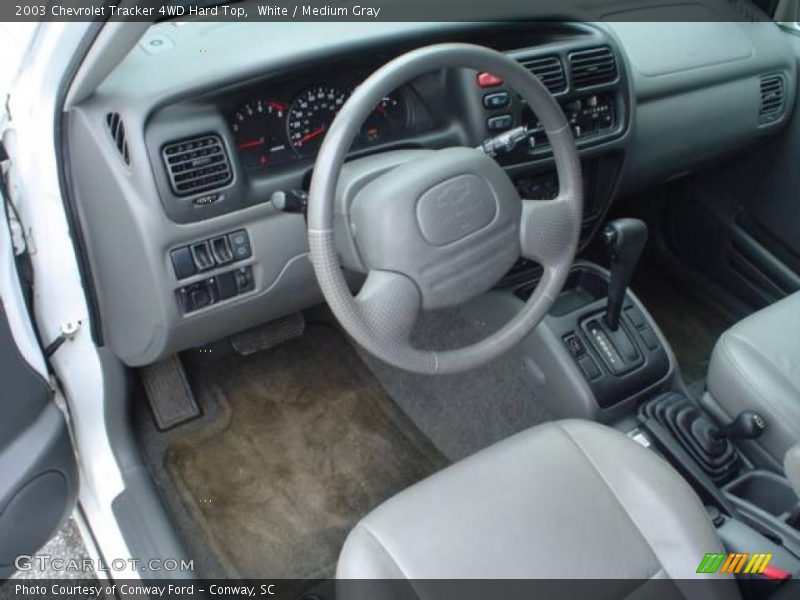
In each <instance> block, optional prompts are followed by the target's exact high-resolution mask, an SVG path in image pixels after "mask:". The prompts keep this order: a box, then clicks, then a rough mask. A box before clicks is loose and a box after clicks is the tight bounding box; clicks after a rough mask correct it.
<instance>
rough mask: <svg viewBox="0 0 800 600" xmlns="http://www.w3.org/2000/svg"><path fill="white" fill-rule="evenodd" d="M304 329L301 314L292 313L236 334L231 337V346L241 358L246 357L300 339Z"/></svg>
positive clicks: (304, 324) (304, 323) (304, 322)
mask: <svg viewBox="0 0 800 600" xmlns="http://www.w3.org/2000/svg"><path fill="white" fill-rule="evenodd" d="M305 329H306V321H305V319H304V318H303V313H294V314H292V315H289V316H287V317H283V318H282V319H277V320H275V321H270V322H269V323H266V324H265V325H259V326H258V327H253V328H252V329H248V330H247V331H242V332H241V333H237V334H236V335H234V336H232V337H231V346H233V349H234V350H236V352H238V353H239V354H241V355H242V356H248V355H250V354H255V353H256V352H261V351H262V350H267V349H269V348H274V347H275V346H277V345H279V344H283V343H284V342H288V341H289V340H292V339H294V338H297V337H300V336H301V335H303V332H304V331H305Z"/></svg>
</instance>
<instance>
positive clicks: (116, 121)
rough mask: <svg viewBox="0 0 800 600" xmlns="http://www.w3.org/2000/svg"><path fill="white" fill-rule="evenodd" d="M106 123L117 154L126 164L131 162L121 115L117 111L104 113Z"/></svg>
mask: <svg viewBox="0 0 800 600" xmlns="http://www.w3.org/2000/svg"><path fill="white" fill-rule="evenodd" d="M106 125H107V126H108V131H109V133H111V139H113V140H114V145H115V146H116V147H117V150H118V151H119V155H120V156H121V157H122V160H124V161H125V164H126V165H129V164H131V155H130V153H129V152H128V139H127V138H126V137H125V124H124V123H123V122H122V117H120V116H119V113H116V112H110V113H108V114H107V115H106Z"/></svg>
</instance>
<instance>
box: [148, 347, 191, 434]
mask: <svg viewBox="0 0 800 600" xmlns="http://www.w3.org/2000/svg"><path fill="white" fill-rule="evenodd" d="M142 383H143V384H144V389H145V392H146V393H147V399H148V400H149V401H150V409H151V410H152V411H153V418H154V419H155V422H156V426H157V427H158V428H159V429H160V430H161V431H166V430H167V429H172V428H173V427H176V426H177V425H180V424H182V423H185V422H186V421H190V420H192V419H194V418H196V417H199V416H200V408H199V407H198V405H197V402H196V401H195V399H194V394H193V393H192V388H191V387H190V386H189V380H188V379H187V378H186V373H185V372H184V370H183V364H181V360H180V359H179V358H178V355H177V354H173V355H172V356H170V357H169V358H165V359H164V360H162V361H159V362H157V363H155V364H152V365H149V366H147V367H144V368H143V369H142Z"/></svg>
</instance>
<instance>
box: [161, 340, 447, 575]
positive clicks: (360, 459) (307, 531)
mask: <svg viewBox="0 0 800 600" xmlns="http://www.w3.org/2000/svg"><path fill="white" fill-rule="evenodd" d="M188 370H189V372H190V377H191V379H192V381H193V385H194V386H195V388H197V387H198V385H199V386H201V387H203V388H204V389H205V391H206V393H208V392H210V393H212V394H213V395H214V396H215V398H216V402H217V404H218V405H219V413H218V415H217V417H216V418H215V419H213V420H212V421H210V422H208V423H207V424H206V425H205V426H204V427H202V428H200V429H195V430H194V431H192V432H190V433H187V434H186V435H182V436H180V437H178V438H177V439H175V440H174V442H173V444H172V447H171V448H170V450H169V451H168V452H167V456H166V468H167V472H168V473H169V474H170V478H171V479H172V481H173V483H174V484H175V487H176V488H177V490H178V493H179V495H180V497H181V500H182V502H183V504H184V505H185V506H186V507H187V508H188V512H189V513H190V515H191V517H192V518H193V519H194V521H195V524H196V527H197V528H198V529H199V530H200V531H201V532H202V534H203V536H204V537H205V539H206V543H207V545H208V546H209V548H211V549H212V551H213V553H214V554H215V555H216V558H217V559H218V561H219V562H220V563H221V564H222V566H223V568H224V570H225V571H226V573H227V574H228V575H229V576H239V577H245V578H297V579H313V578H319V577H330V576H332V575H333V571H334V567H335V564H336V560H337V557H338V555H339V551H340V550H341V547H342V544H343V542H344V539H345V537H346V535H347V533H348V532H349V531H350V529H351V528H352V527H353V525H355V523H356V522H357V521H358V520H359V519H360V518H361V517H362V516H363V515H365V514H366V513H367V512H369V511H370V510H371V509H372V508H374V507H375V506H377V505H378V504H379V503H381V502H382V501H383V500H385V499H387V498H389V497H390V496H392V495H394V494H395V493H397V492H399V491H400V490H402V489H404V488H406V487H408V486H410V485H412V484H413V483H415V482H417V481H419V480H421V479H423V478H425V477H426V476H428V475H430V474H431V473H433V472H434V471H436V470H438V469H440V468H442V467H443V466H445V465H446V464H447V460H446V459H445V458H444V457H443V456H442V455H441V454H440V453H439V452H438V451H437V450H436V449H435V448H434V447H433V445H431V443H430V442H429V441H428V440H427V439H426V438H425V437H424V436H423V435H422V434H421V433H420V432H419V430H418V429H417V428H416V427H415V426H414V424H413V423H412V422H411V421H410V420H409V419H408V418H407V417H406V415H405V414H403V412H402V411H400V410H399V409H398V408H397V406H395V405H394V404H393V403H392V401H391V399H390V398H389V397H388V396H387V394H386V392H385V391H384V390H383V389H382V388H381V387H380V385H379V384H378V382H377V381H376V380H375V378H374V377H373V376H372V375H371V374H370V372H369V370H368V369H367V368H366V366H365V365H364V364H363V363H362V362H361V360H359V358H358V356H357V355H356V353H355V351H354V350H353V348H352V346H351V345H350V344H349V343H348V341H347V340H346V339H345V337H344V336H343V335H342V334H341V333H340V332H339V331H338V330H337V329H335V328H332V327H329V326H324V325H312V326H311V327H309V329H308V330H307V331H306V333H305V334H304V335H303V336H302V337H301V338H298V339H296V340H294V341H291V342H288V343H286V344H284V345H282V346H279V347H277V348H275V349H273V350H270V351H266V352H262V353H259V354H256V355H253V356H250V357H246V358H242V357H238V356H235V357H230V358H223V359H221V360H217V361H213V362H205V363H198V364H196V365H194V366H191V365H190V366H189V369H188Z"/></svg>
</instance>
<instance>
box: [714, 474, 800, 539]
mask: <svg viewBox="0 0 800 600" xmlns="http://www.w3.org/2000/svg"><path fill="white" fill-rule="evenodd" d="M725 491H726V492H727V493H728V494H730V495H731V496H735V497H736V498H739V499H741V500H744V501H745V502H747V503H749V504H751V505H753V506H755V507H757V508H760V509H761V510H762V511H764V512H766V513H768V514H770V515H772V516H773V517H776V518H778V519H781V520H782V521H786V522H787V524H789V525H790V526H792V527H795V528H797V526H798V524H797V523H789V522H788V521H789V520H797V507H798V498H797V494H795V492H794V490H793V489H792V487H791V486H790V485H789V482H788V481H787V480H786V479H784V478H783V477H781V476H780V475H776V474H775V473H771V472H769V471H762V470H759V469H756V470H754V471H748V472H747V473H745V474H744V475H742V476H740V477H737V478H736V479H734V480H733V481H731V482H730V483H729V484H728V485H726V486H725Z"/></svg>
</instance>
